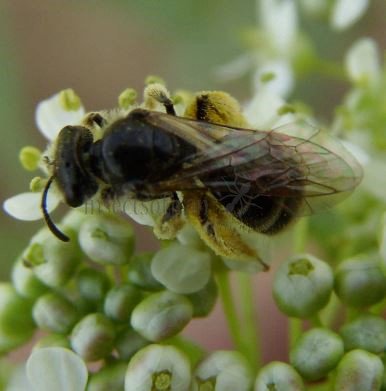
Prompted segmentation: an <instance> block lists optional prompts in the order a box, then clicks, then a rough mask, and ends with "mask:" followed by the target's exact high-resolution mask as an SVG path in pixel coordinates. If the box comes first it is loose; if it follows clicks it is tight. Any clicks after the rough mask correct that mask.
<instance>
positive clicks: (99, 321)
mask: <svg viewBox="0 0 386 391" xmlns="http://www.w3.org/2000/svg"><path fill="white" fill-rule="evenodd" d="M114 339H115V330H114V326H113V324H112V323H111V321H110V320H109V319H108V318H106V317H105V316H104V315H102V314H89V315H87V316H85V317H84V318H83V319H81V320H80V321H79V322H78V323H77V324H76V325H75V327H74V329H73V330H72V334H71V346H72V349H73V350H74V351H75V352H76V353H78V354H79V355H80V356H81V357H83V358H84V359H85V360H86V361H97V360H100V359H102V358H104V357H106V356H107V355H108V354H110V352H111V350H112V348H113V344H114Z"/></svg>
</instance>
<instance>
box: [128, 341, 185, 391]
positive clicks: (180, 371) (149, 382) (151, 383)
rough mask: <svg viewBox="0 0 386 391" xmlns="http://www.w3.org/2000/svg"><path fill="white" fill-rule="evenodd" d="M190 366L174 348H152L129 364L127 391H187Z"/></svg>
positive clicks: (165, 346)
mask: <svg viewBox="0 0 386 391" xmlns="http://www.w3.org/2000/svg"><path fill="white" fill-rule="evenodd" d="M190 382H191V372H190V363H189V361H188V359H187V357H186V356H185V355H184V354H183V353H182V352H181V351H180V350H178V349H177V348H175V347H174V346H167V345H149V346H147V347H146V348H144V349H142V350H140V351H139V352H138V353H137V354H136V355H135V356H134V357H133V358H132V359H131V360H130V362H129V366H128V368H127V372H126V376H125V391H132V390H136V391H149V390H152V391H167V390H170V391H171V390H173V391H187V390H189V386H190Z"/></svg>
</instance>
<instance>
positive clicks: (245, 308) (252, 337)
mask: <svg viewBox="0 0 386 391" xmlns="http://www.w3.org/2000/svg"><path fill="white" fill-rule="evenodd" d="M238 285H239V292H240V309H241V314H242V320H243V323H242V334H241V337H242V338H243V346H244V349H245V350H246V352H247V354H248V355H247V358H248V359H249V362H250V364H251V366H252V368H253V369H254V370H255V371H256V370H257V369H258V368H260V366H261V341H260V336H261V332H260V330H259V324H258V319H257V315H256V311H255V305H254V301H253V297H254V294H253V284H252V278H251V276H250V275H249V274H247V273H242V272H240V273H238Z"/></svg>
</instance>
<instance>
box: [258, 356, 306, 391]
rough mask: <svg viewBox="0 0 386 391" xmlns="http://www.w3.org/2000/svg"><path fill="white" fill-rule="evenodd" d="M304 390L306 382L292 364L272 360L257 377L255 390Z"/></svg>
mask: <svg viewBox="0 0 386 391" xmlns="http://www.w3.org/2000/svg"><path fill="white" fill-rule="evenodd" d="M268 390H275V391H303V390H305V387H304V383H303V380H302V378H301V377H300V376H299V374H298V373H297V372H296V371H295V369H294V368H292V367H291V366H290V365H288V364H286V363H284V362H279V361H272V362H271V363H269V364H268V365H266V366H265V367H263V368H262V369H261V370H260V371H259V373H258V375H257V378H256V381H255V388H254V391H268Z"/></svg>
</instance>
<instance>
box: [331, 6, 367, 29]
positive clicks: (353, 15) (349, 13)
mask: <svg viewBox="0 0 386 391" xmlns="http://www.w3.org/2000/svg"><path fill="white" fill-rule="evenodd" d="M368 6H369V1H368V0H355V1H353V0H337V1H336V2H335V5H334V8H333V10H332V14H331V24H332V27H334V28H335V29H337V30H344V29H346V28H348V27H350V26H351V25H353V24H354V23H355V22H356V21H357V20H358V19H360V17H361V16H362V15H363V14H364V13H365V12H366V10H367V8H368Z"/></svg>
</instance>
